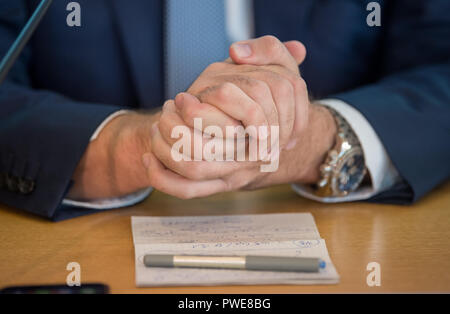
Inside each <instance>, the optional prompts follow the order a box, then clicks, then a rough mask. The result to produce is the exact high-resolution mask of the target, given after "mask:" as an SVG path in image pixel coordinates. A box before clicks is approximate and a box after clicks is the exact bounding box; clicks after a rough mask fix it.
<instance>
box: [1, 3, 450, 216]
mask: <svg viewBox="0 0 450 314" xmlns="http://www.w3.org/2000/svg"><path fill="white" fill-rule="evenodd" d="M68 2H70V1H69V0H56V1H54V3H53V5H52V6H51V8H50V10H49V12H48V14H47V16H46V17H45V18H44V19H43V21H42V24H41V25H40V26H39V28H38V30H37V31H36V33H35V35H34V36H33V38H32V40H31V41H30V43H29V44H28V46H27V47H26V49H25V50H24V52H23V53H22V55H21V56H20V59H19V60H18V61H17V63H16V64H15V66H14V67H13V69H12V71H11V72H10V74H9V76H8V79H7V80H6V81H5V83H3V84H2V86H0V202H1V203H3V204H7V205H10V206H12V207H15V208H19V209H23V210H25V211H28V212H32V213H35V214H38V215H41V216H44V217H49V218H53V219H55V220H58V219H61V218H65V217H70V216H75V215H78V214H80V213H87V212H88V211H86V210H83V211H77V210H75V209H68V208H62V206H61V201H62V199H63V198H64V195H65V194H66V192H67V190H68V188H69V187H70V185H71V177H72V173H73V171H74V169H75V167H76V165H77V163H78V161H79V160H80V158H81V156H82V155H83V152H84V150H85V148H86V146H87V145H88V143H89V139H90V137H91V135H92V134H93V132H94V130H95V129H96V128H97V126H98V125H99V124H100V123H101V122H102V121H103V120H104V119H105V118H106V117H107V116H108V115H109V114H111V113H112V112H114V111H116V110H118V109H119V108H121V107H123V106H126V107H131V108H151V107H157V106H160V105H161V104H162V103H163V101H164V88H163V84H162V82H164V77H163V76H164V73H163V67H162V65H163V59H162V58H163V16H164V5H163V1H162V0H133V1H129V0H95V1H93V0H78V2H79V3H80V5H81V9H82V15H81V17H82V26H81V27H68V26H67V25H66V16H67V14H68V12H67V11H66V5H67V3H68ZM367 2H368V1H359V0H342V1H336V0H295V1H294V0H292V1H288V0H285V1H273V0H257V1H254V10H255V23H256V36H261V35H265V34H272V35H275V36H277V37H278V38H279V39H280V40H283V41H284V40H291V39H297V40H300V41H302V42H303V43H304V44H305V45H306V47H307V50H308V56H307V59H306V61H305V62H304V64H303V65H302V66H301V72H302V75H303V76H304V78H305V80H306V82H307V83H308V87H309V90H310V93H311V96H312V97H314V98H316V99H318V98H322V97H334V98H338V99H341V100H343V101H345V102H347V103H349V104H351V105H352V106H354V107H355V108H356V109H358V110H359V111H360V112H361V113H362V114H363V115H364V116H365V117H366V118H367V120H368V121H369V122H370V123H371V125H372V126H373V128H374V129H375V131H376V132H377V134H378V135H379V137H380V138H381V140H382V142H383V144H384V146H385V148H386V150H387V152H388V154H389V156H390V157H391V159H392V161H393V163H394V165H395V166H396V168H397V169H398V171H399V173H400V175H401V177H402V178H403V182H402V183H400V184H397V185H396V186H395V187H393V188H392V189H391V190H389V191H385V192H383V193H381V194H379V195H377V196H376V197H375V198H373V200H375V201H379V202H395V203H410V202H413V201H415V200H417V199H418V198H420V197H421V196H423V195H424V194H425V193H427V192H428V191H430V190H431V189H432V188H433V187H435V186H436V185H438V184H439V183H441V182H443V181H444V180H446V179H447V178H448V177H449V174H450V1H448V0H428V1H423V0H398V1H379V3H380V4H381V6H382V24H381V27H369V26H368V25H367V24H366V17H367V14H368V13H369V12H368V11H366V4H367ZM37 3H38V1H37V0H0V55H4V54H5V52H6V51H7V49H8V47H9V46H10V45H11V43H12V42H13V40H14V39H15V37H16V36H17V35H18V33H19V31H20V29H21V27H22V26H23V25H24V23H25V21H26V19H27V18H28V17H29V16H30V14H31V12H32V10H33V9H34V7H35V6H36V4H37Z"/></svg>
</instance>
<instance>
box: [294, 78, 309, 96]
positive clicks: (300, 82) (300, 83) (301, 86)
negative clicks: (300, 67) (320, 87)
mask: <svg viewBox="0 0 450 314" xmlns="http://www.w3.org/2000/svg"><path fill="white" fill-rule="evenodd" d="M294 85H295V89H296V90H298V91H300V92H302V93H304V92H307V90H308V86H307V85H306V82H305V80H304V79H302V78H301V77H297V78H296V79H295V80H294Z"/></svg>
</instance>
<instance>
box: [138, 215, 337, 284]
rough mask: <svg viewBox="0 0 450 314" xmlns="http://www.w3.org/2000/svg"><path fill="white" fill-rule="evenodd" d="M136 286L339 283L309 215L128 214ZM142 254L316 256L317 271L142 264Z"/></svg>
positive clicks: (325, 248) (322, 241) (323, 243)
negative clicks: (319, 263) (319, 262)
mask: <svg viewBox="0 0 450 314" xmlns="http://www.w3.org/2000/svg"><path fill="white" fill-rule="evenodd" d="M131 224H132V229H133V240H134V248H135V264H136V285H137V286H138V287H148V286H188V285H191V286H193V285H254V284H330V283H337V282H338V281H339V275H338V274H337V272H336V269H335V268H334V266H333V263H332V262H331V259H330V257H329V255H328V250H327V247H326V245H325V240H324V239H321V238H320V234H319V232H318V230H317V227H316V224H315V222H314V218H313V216H312V215H311V214H308V213H300V214H267V215H234V216H188V217H132V218H131ZM146 254H173V255H238V256H242V255H268V256H298V257H302V256H303V257H320V258H321V259H323V260H324V261H325V262H326V267H325V268H324V269H321V270H320V272H318V273H299V272H271V271H249V270H230V269H199V268H160V267H145V265H144V263H143V259H144V256H145V255H146Z"/></svg>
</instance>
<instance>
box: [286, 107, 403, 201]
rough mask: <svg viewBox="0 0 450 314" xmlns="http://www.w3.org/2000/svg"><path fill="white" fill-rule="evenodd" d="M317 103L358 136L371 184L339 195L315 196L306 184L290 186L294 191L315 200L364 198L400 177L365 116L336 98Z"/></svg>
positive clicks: (388, 185)
mask: <svg viewBox="0 0 450 314" xmlns="http://www.w3.org/2000/svg"><path fill="white" fill-rule="evenodd" d="M318 103H320V104H324V105H327V106H329V107H331V108H333V109H334V110H336V111H337V112H339V114H341V115H342V116H343V117H344V119H345V120H346V121H347V122H348V123H349V124H350V126H351V127H352V129H353V131H354V132H355V134H356V135H357V136H358V139H359V142H360V143H361V147H362V149H363V151H364V158H365V161H366V167H367V170H368V173H369V176H370V178H371V185H370V186H361V187H359V188H358V189H357V190H356V191H353V192H352V193H350V194H349V195H346V196H342V197H318V196H316V195H315V194H314V193H313V191H312V190H311V188H310V187H307V186H303V185H301V184H295V185H293V188H294V190H295V191H296V192H297V193H299V194H300V195H302V196H304V197H307V198H310V199H313V200H316V201H320V202H325V203H337V202H349V201H357V200H364V199H368V198H370V197H372V196H374V195H376V194H378V193H380V192H382V191H385V190H387V189H389V188H391V187H392V186H393V185H394V184H395V183H396V182H397V181H398V180H399V179H400V176H399V174H398V172H397V170H396V169H395V167H394V165H393V164H392V161H391V159H390V158H389V155H388V154H387V152H386V150H385V148H384V146H383V143H382V142H381V140H380V138H379V137H378V135H377V134H376V132H375V130H374V129H373V128H372V126H371V125H370V123H369V122H368V121H367V120H366V118H365V117H364V116H363V115H362V114H361V113H360V112H359V111H358V110H356V109H355V108H353V107H352V106H350V105H349V104H347V103H345V102H343V101H341V100H338V99H325V100H321V101H318Z"/></svg>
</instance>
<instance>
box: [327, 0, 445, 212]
mask: <svg viewBox="0 0 450 314" xmlns="http://www.w3.org/2000/svg"><path fill="white" fill-rule="evenodd" d="M388 5H390V7H389V10H387V11H386V12H390V15H389V16H388V17H385V18H384V19H383V23H382V25H381V27H384V28H385V30H384V31H385V32H386V34H385V40H384V44H383V45H382V47H381V49H382V58H381V60H382V61H381V65H380V70H381V79H380V80H379V81H377V82H375V83H374V84H372V85H368V86H364V87H361V88H357V89H354V90H351V91H347V92H343V93H340V94H338V95H333V96H332V97H334V98H338V99H340V100H342V101H344V102H346V103H348V104H350V105H351V106H353V107H354V108H356V109H357V110H358V111H359V112H361V113H362V114H363V115H364V116H365V118H366V119H367V120H368V121H369V123H370V124H371V126H372V127H373V129H374V130H375V132H376V133H377V135H378V136H379V138H380V139H381V141H382V142H383V145H384V147H385V148H386V151H387V152H388V154H389V157H390V158H391V160H392V162H393V164H394V166H395V168H396V169H397V170H398V172H399V174H400V176H401V177H402V178H403V180H402V182H400V183H399V184H397V185H396V186H394V187H393V188H391V189H389V190H387V191H384V192H382V193H380V194H378V195H376V196H375V197H374V198H373V199H372V200H374V201H377V202H392V203H411V202H414V201H416V200H418V199H419V198H420V197H422V196H423V195H425V194H426V193H427V192H428V191H430V190H431V189H433V188H434V187H436V186H437V185H438V184H440V183H442V182H444V181H445V180H446V179H448V178H449V176H450V162H449V161H450V41H449V40H448V39H449V38H450V15H449V14H448V12H450V2H449V1H446V0H442V1H441V0H435V1H420V0H417V1H411V0H408V1H391V2H389V4H388Z"/></svg>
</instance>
